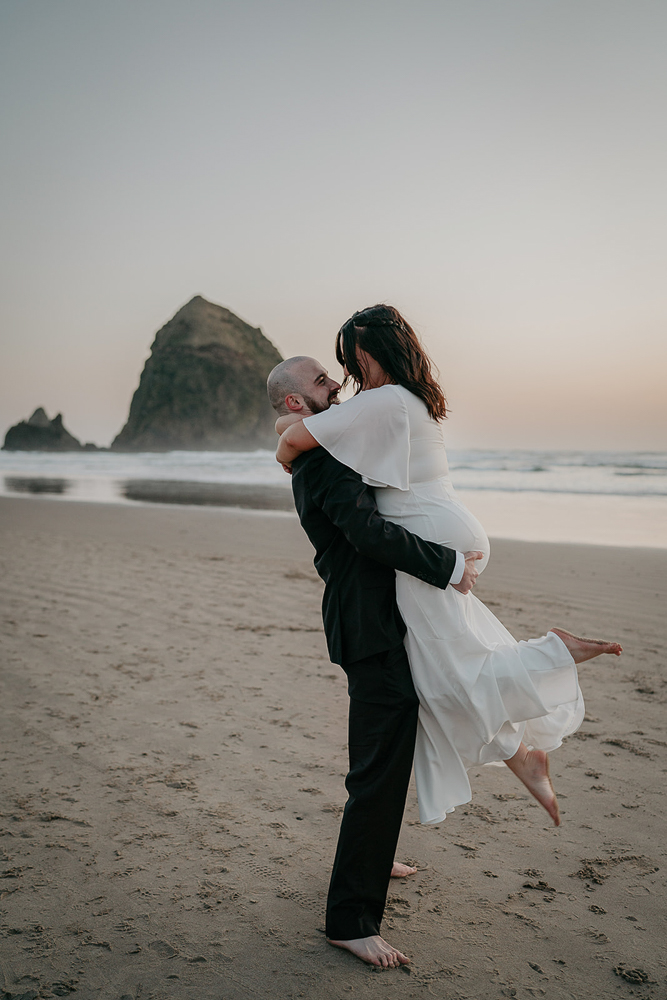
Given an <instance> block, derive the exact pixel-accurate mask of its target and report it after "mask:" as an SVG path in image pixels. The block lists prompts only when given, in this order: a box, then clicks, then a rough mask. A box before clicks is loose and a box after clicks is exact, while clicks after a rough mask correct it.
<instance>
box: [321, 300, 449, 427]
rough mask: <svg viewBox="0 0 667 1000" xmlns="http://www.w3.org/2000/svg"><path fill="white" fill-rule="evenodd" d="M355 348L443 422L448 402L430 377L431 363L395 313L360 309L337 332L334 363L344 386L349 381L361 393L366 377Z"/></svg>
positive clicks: (376, 308) (381, 308) (381, 307)
mask: <svg viewBox="0 0 667 1000" xmlns="http://www.w3.org/2000/svg"><path fill="white" fill-rule="evenodd" d="M357 347H360V348H361V349H362V351H366V352H367V353H368V354H370V356H371V357H372V358H374V359H375V360H376V361H377V363H378V364H379V365H381V366H382V368H383V369H384V370H385V371H386V373H387V375H389V377H390V378H391V380H392V382H395V383H396V384H397V385H402V386H403V387H404V388H405V389H409V390H410V392H413V393H414V394H415V396H419V398H420V399H421V400H422V401H423V402H424V403H425V404H426V408H427V409H428V412H429V414H430V416H431V417H432V418H433V420H444V419H445V417H446V416H447V401H446V399H445V396H444V393H443V391H442V389H441V388H440V386H439V384H438V382H437V381H436V379H435V378H434V376H433V365H432V363H431V360H430V358H429V357H428V355H427V354H426V352H425V351H424V348H423V347H422V345H421V344H420V342H419V338H418V337H417V334H416V333H415V331H414V330H413V329H412V327H411V326H410V324H409V323H407V322H406V321H405V320H404V319H403V317H402V316H401V314H400V313H399V311H398V309H394V307H393V306H386V305H382V304H380V305H377V306H370V307H369V308H368V309H361V310H360V311H359V312H356V313H355V314H354V316H351V317H350V319H348V321H347V322H346V323H343V325H342V326H341V328H340V330H339V331H338V334H337V336H336V359H337V361H338V363H339V364H340V365H342V366H343V367H344V368H347V370H348V372H349V374H348V375H347V377H346V378H345V380H344V381H343V385H344V386H345V385H347V384H348V383H349V382H350V380H351V381H352V382H354V384H355V385H356V387H357V392H361V390H362V388H363V383H364V378H365V376H366V373H365V372H364V370H363V367H362V365H361V364H360V363H359V360H358V358H357V352H356V348H357Z"/></svg>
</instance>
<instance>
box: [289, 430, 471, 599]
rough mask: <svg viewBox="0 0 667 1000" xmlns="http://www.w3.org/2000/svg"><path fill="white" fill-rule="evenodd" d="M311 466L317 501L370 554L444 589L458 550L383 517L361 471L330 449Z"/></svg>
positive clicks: (320, 453)
mask: <svg viewBox="0 0 667 1000" xmlns="http://www.w3.org/2000/svg"><path fill="white" fill-rule="evenodd" d="M311 454H313V458H314V461H311V462H310V463H309V469H308V472H309V482H310V488H311V495H312V497H313V500H314V501H315V502H316V503H317V505H318V506H319V507H321V509H322V510H323V511H324V513H325V514H326V515H327V517H328V518H329V520H330V521H332V522H333V524H335V525H336V527H337V528H338V529H339V530H340V531H342V533H343V534H344V535H345V537H346V538H347V540H348V541H349V542H350V544H351V545H353V546H354V548H355V549H356V550H357V551H358V552H360V553H361V554H362V555H364V556H368V557H369V558H371V559H375V561H376V562H379V563H382V564H383V565H385V566H390V567H391V568H392V569H397V570H401V572H403V573H409V574H410V576H416V577H417V578H418V579H420V580H424V581H425V583H430V584H432V586H434V587H439V588H440V589H441V590H444V589H445V587H447V585H448V584H449V580H450V577H451V575H452V572H453V570H454V566H455V565H456V551H455V550H454V549H448V548H446V547H445V546H444V545H438V543H437V542H427V541H425V540H424V539H423V538H420V537H419V536H418V535H413V534H412V532H411V531H407V530H406V529H405V528H402V527H401V526H400V525H398V524H394V523H393V522H392V521H386V520H385V519H384V518H383V517H381V516H380V514H378V510H377V506H376V503H375V497H374V495H373V493H372V491H371V490H370V488H369V487H368V486H366V485H365V484H364V483H363V482H362V481H361V479H360V477H359V475H358V474H357V473H356V472H353V471H352V469H349V468H347V466H345V465H342V464H341V463H340V462H338V461H337V460H336V459H335V458H333V456H332V455H330V454H329V453H328V452H327V451H325V450H324V448H319V449H317V455H316V456H315V454H314V453H311Z"/></svg>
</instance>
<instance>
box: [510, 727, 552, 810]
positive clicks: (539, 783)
mask: <svg viewBox="0 0 667 1000" xmlns="http://www.w3.org/2000/svg"><path fill="white" fill-rule="evenodd" d="M505 763H506V764H507V766H508V767H509V769H510V771H512V773H513V774H516V776H517V778H518V779H519V780H520V781H522V782H523V783H524V785H525V786H526V788H527V789H528V791H529V792H530V794H531V795H532V796H533V797H534V798H536V799H537V801H538V802H539V803H540V805H541V806H543V807H544V808H545V809H546V811H547V812H548V813H549V815H550V816H551V818H552V820H553V821H554V826H560V809H559V808H558V799H557V798H556V793H555V792H554V786H553V785H552V784H551V778H550V777H549V755H548V754H547V753H545V752H544V750H529V749H528V748H527V747H526V746H525V744H523V743H522V744H521V746H520V747H519V749H518V750H517V752H516V753H515V754H514V756H513V757H510V759H509V760H506V761H505Z"/></svg>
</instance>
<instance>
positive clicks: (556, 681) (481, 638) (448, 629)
mask: <svg viewBox="0 0 667 1000" xmlns="http://www.w3.org/2000/svg"><path fill="white" fill-rule="evenodd" d="M375 493H376V498H377V503H378V509H379V510H380V513H381V514H382V515H383V516H384V517H386V518H387V519H388V520H391V521H395V522H396V523H398V524H402V525H403V526H404V527H405V528H408V529H409V530H410V531H413V532H414V533H415V534H417V535H420V536H421V537H422V538H425V539H427V540H428V541H434V542H440V543H441V544H443V545H447V546H449V547H451V548H455V549H458V550H459V551H460V552H467V551H470V550H471V549H479V550H480V551H482V552H483V553H484V559H483V560H480V561H479V562H478V563H477V566H478V569H480V570H482V569H483V568H484V566H485V565H486V563H487V562H488V557H489V541H488V538H487V537H486V534H485V532H484V529H483V528H482V526H481V524H480V523H479V521H477V519H476V518H475V517H474V516H473V514H471V512H470V511H469V510H468V509H467V508H466V507H465V506H464V505H463V504H462V503H461V502H460V501H459V500H458V499H457V498H456V494H455V493H454V490H453V488H452V485H451V482H450V480H449V478H441V479H437V480H434V481H433V482H429V483H419V484H415V485H413V486H412V487H411V489H410V490H408V491H403V490H397V489H392V488H389V487H387V488H384V489H377V490H376V491H375ZM396 595H397V600H398V606H399V609H400V612H401V615H402V616H403V619H404V621H405V624H406V626H407V634H406V637H405V645H406V649H407V653H408V657H409V660H410V667H411V669H412V675H413V680H414V684H415V688H416V690H417V694H418V696H419V701H420V712H419V728H418V732H417V746H416V750H415V780H416V784H417V795H418V798H419V813H420V819H421V822H422V823H440V822H441V821H442V820H443V819H444V818H445V816H446V815H447V813H449V812H452V811H453V809H454V808H455V807H456V806H458V805H462V804H463V803H465V802H469V801H470V799H471V790H470V783H469V781H468V776H467V771H468V769H469V768H471V767H474V766H476V765H479V764H492V763H499V762H502V761H504V760H507V759H508V758H510V757H512V756H513V755H514V754H515V753H516V751H517V750H518V748H519V744H520V743H521V741H522V740H523V741H524V742H525V743H526V744H527V745H528V746H529V747H535V748H537V749H541V750H547V751H549V750H554V749H556V747H558V746H560V744H561V741H562V739H563V737H564V736H568V735H569V734H570V733H573V732H575V730H577V729H578V728H579V726H580V725H581V723H582V721H583V717H584V702H583V698H582V694H581V690H580V688H579V683H578V679H577V668H576V666H575V663H574V660H573V659H572V656H571V655H570V653H569V652H568V650H567V648H566V646H565V644H564V643H563V642H562V640H561V639H560V638H559V637H558V636H557V635H556V634H555V633H554V632H549V633H547V635H545V636H542V637H541V638H538V639H529V640H528V641H520V642H517V641H516V639H514V637H513V636H512V635H511V634H510V632H508V631H507V629H506V628H505V626H504V625H503V624H502V623H501V622H500V621H498V619H497V618H496V617H495V615H493V614H492V613H491V612H490V611H489V609H488V608H487V607H485V605H484V604H482V602H481V601H479V600H478V599H477V598H476V597H475V596H474V594H473V593H470V594H466V595H464V594H460V593H459V592H458V591H456V590H454V589H453V588H452V587H447V589H446V590H439V589H438V588H437V587H432V586H430V584H427V583H424V582H422V581H421V580H418V579H416V578H415V577H412V576H408V575H407V574H406V573H400V572H399V573H397V574H396Z"/></svg>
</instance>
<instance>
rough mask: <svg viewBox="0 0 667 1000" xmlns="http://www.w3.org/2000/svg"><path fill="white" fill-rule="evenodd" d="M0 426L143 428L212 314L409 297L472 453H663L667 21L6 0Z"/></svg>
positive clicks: (279, 314) (100, 438)
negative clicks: (163, 348) (195, 299)
mask: <svg viewBox="0 0 667 1000" xmlns="http://www.w3.org/2000/svg"><path fill="white" fill-rule="evenodd" d="M0 36H1V37H2V43H1V46H2V51H1V52H0V67H1V68H0V79H1V98H0V100H1V105H2V119H3V121H2V134H3V140H2V148H3V152H2V154H1V159H0V187H1V189H2V200H3V218H4V223H3V246H2V281H3V289H2V294H1V296H0V311H1V324H2V325H1V327H0V329H1V330H2V337H3V352H2V353H3V358H4V360H3V364H2V376H1V377H2V385H1V386H0V431H1V432H2V433H4V430H5V429H6V427H7V426H8V425H9V424H11V423H14V422H15V421H17V420H19V419H21V418H24V417H27V416H28V415H29V414H30V413H31V412H32V410H33V409H34V408H35V407H36V406H38V405H43V406H45V407H46V408H47V410H48V411H49V413H50V415H53V413H55V412H56V411H58V410H62V411H63V413H64V415H65V422H66V425H67V426H68V428H69V429H70V430H72V432H73V433H75V434H77V435H79V436H81V437H82V438H84V439H85V440H91V439H92V440H95V441H97V442H98V443H100V444H106V443H108V442H109V441H110V440H111V438H112V437H113V435H114V434H115V433H117V432H118V430H119V429H120V427H121V425H122V424H123V422H124V420H125V418H126V414H127V409H128V406H129V401H130V398H131V395H132V393H133V391H134V389H135V388H136V385H137V382H138V378H139V374H140V371H141V368H142V365H143V362H144V360H145V358H146V356H147V354H148V349H149V347H150V344H151V342H152V339H153V336H154V334H155V332H156V330H157V329H158V328H159V327H160V326H161V325H162V324H163V323H164V322H166V321H167V320H168V319H169V318H170V317H171V315H173V313H174V312H175V311H176V309H177V308H179V307H180V306H181V305H182V304H183V303H184V302H186V301H187V300H188V299H190V298H191V297H192V295H194V294H196V293H200V294H202V295H204V296H205V297H206V298H209V299H211V300H212V301H214V302H218V303H220V304H222V305H225V306H227V307H228V308H230V309H232V310H233V311H234V312H237V313H238V314H239V315H240V316H242V317H243V318H244V319H246V320H247V321H248V322H250V323H252V324H253V325H256V326H261V327H262V329H263V331H264V332H265V333H266V335H267V336H268V337H269V338H270V339H271V340H272V341H273V342H274V343H275V344H276V345H277V346H278V348H279V349H280V350H281V351H282V352H283V354H284V355H285V356H287V355H289V354H296V353H299V354H301V353H310V354H313V355H316V356H317V357H319V358H320V359H321V360H322V361H323V362H324V363H325V364H327V365H329V366H330V368H331V370H332V372H336V371H337V370H338V369H337V366H336V365H335V361H334V359H333V351H332V345H333V338H334V335H335V332H336V330H337V328H338V327H339V326H340V324H341V323H342V322H343V321H344V320H345V319H347V318H348V316H349V315H350V314H351V312H353V311H354V310H355V309H358V308H362V307H364V306H366V305H370V304H372V303H374V302H376V301H387V302H390V303H392V304H394V305H396V306H397V307H398V308H399V309H401V311H403V312H404V314H405V315H406V316H407V318H408V319H409V320H410V321H411V322H412V323H413V325H415V326H416V328H417V329H418V330H419V332H420V333H421V335H422V337H423V339H424V341H425V343H426V345H427V347H428V349H429V350H430V351H431V353H432V355H433V357H434V359H435V360H436V362H437V364H438V366H439V368H440V371H441V376H442V381H443V384H444V386H445V389H446V392H447V394H448V397H449V400H450V404H451V406H452V409H453V414H452V417H451V419H450V423H449V429H448V436H449V440H450V442H451V443H452V445H454V446H459V447H460V446H482V447H484V446H508V447H509V446H512V447H522V446H527V447H531V446H533V447H572V448H577V447H581V448H646V449H664V448H667V433H666V428H667V406H666V399H667V390H666V386H665V384H666V381H667V379H666V376H667V218H666V216H667V212H666V208H667V188H666V178H667V131H666V123H667V58H666V57H665V52H666V49H667V3H665V0H234V2H228V0H210V2H209V0H113V2H112V3H109V2H107V3H105V2H103V0H2V3H1V4H0Z"/></svg>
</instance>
